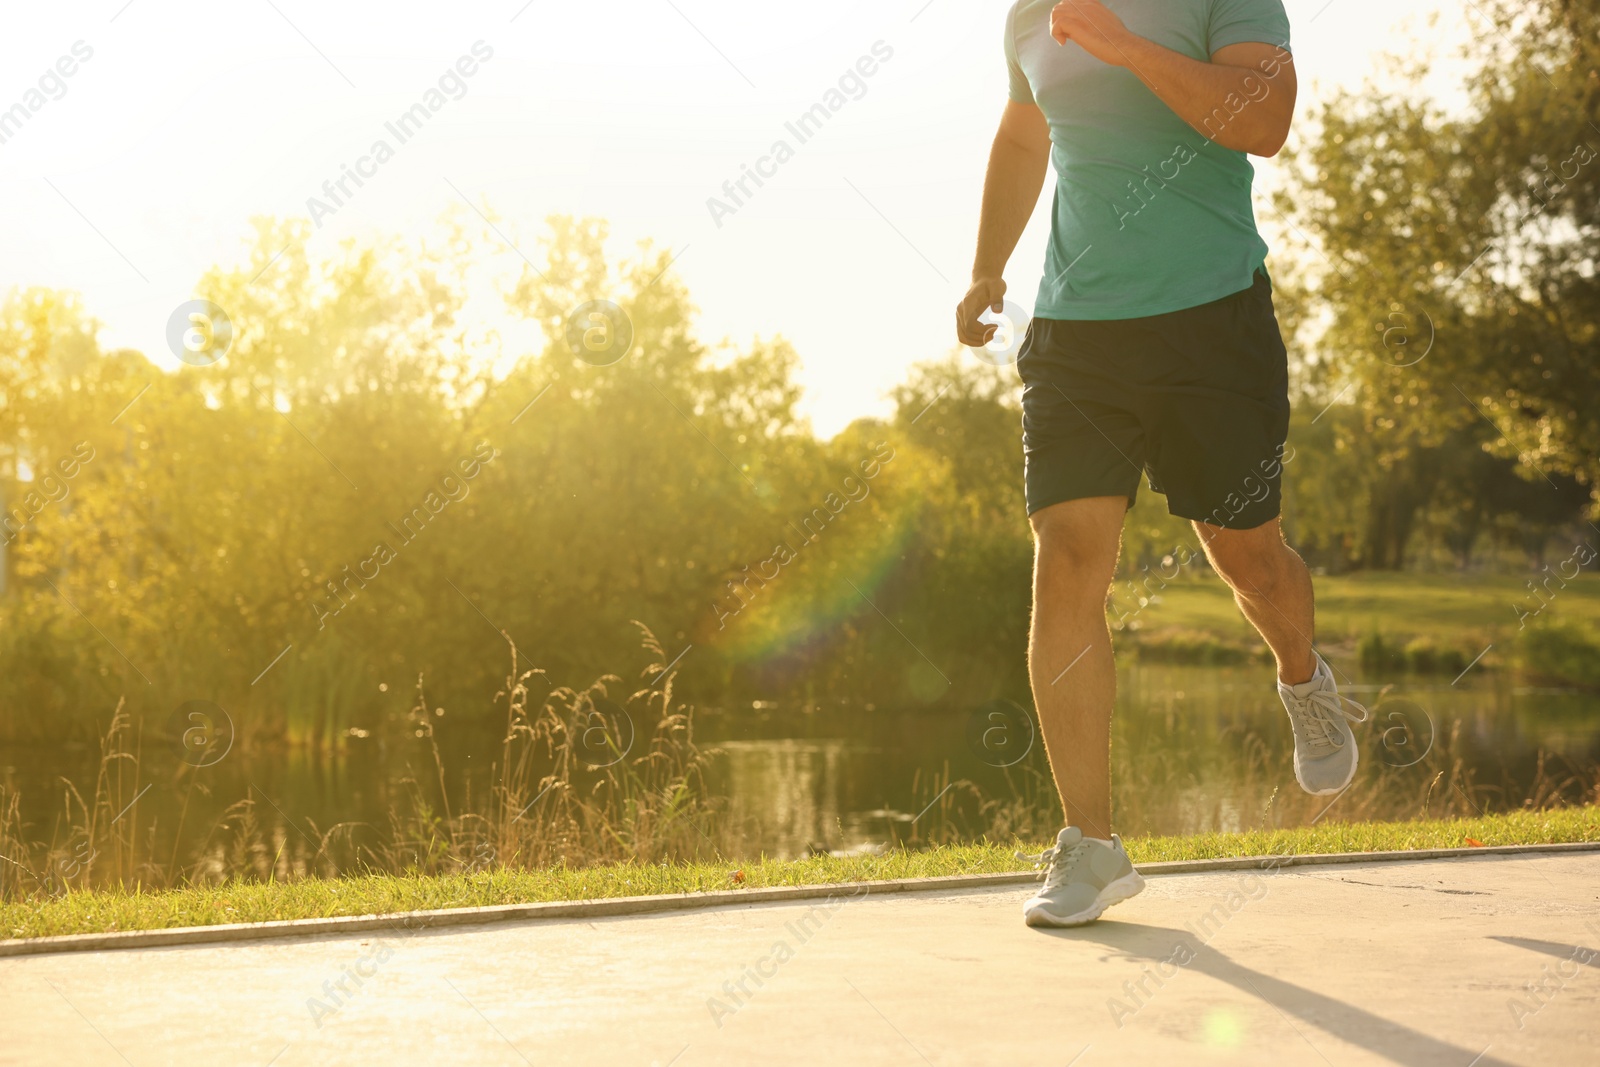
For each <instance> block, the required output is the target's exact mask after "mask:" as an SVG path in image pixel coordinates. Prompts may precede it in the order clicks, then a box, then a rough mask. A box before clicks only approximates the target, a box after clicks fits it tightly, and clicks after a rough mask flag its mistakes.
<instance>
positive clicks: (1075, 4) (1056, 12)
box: [1050, 0, 1134, 67]
mask: <svg viewBox="0 0 1600 1067" xmlns="http://www.w3.org/2000/svg"><path fill="white" fill-rule="evenodd" d="M1050 36H1051V37H1054V38H1055V39H1056V43H1057V44H1066V43H1067V42H1068V41H1073V42H1075V43H1077V44H1079V45H1081V46H1082V47H1083V50H1084V51H1085V52H1088V53H1089V54H1090V55H1091V56H1094V57H1095V58H1096V59H1098V60H1100V61H1101V62H1104V63H1110V64H1111V65H1112V66H1114V67H1126V66H1129V65H1130V63H1131V60H1129V59H1128V57H1127V56H1126V55H1125V54H1124V52H1123V47H1124V42H1126V41H1127V40H1128V39H1129V38H1130V37H1132V36H1134V35H1133V34H1132V33H1131V32H1130V31H1129V30H1128V27H1126V26H1124V25H1123V24H1122V20H1121V19H1119V18H1117V16H1115V15H1113V14H1112V13H1111V11H1110V10H1109V9H1108V8H1107V7H1106V6H1105V5H1104V4H1102V3H1101V2H1100V0H1063V2H1062V3H1059V4H1057V5H1056V6H1055V7H1054V8H1053V9H1052V10H1051V12H1050Z"/></svg>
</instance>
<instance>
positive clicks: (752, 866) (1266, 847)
mask: <svg viewBox="0 0 1600 1067" xmlns="http://www.w3.org/2000/svg"><path fill="white" fill-rule="evenodd" d="M1576 841H1600V807H1597V806H1589V807H1581V808H1562V809H1556V810H1551V811H1518V812H1511V813H1508V814H1503V815H1488V816H1484V817H1481V818H1475V819H1426V820H1416V821H1411V822H1392V823H1384V822H1370V823H1368V822H1362V823H1332V822H1330V823H1323V824H1322V825H1320V826H1307V827H1298V828H1294V829H1286V830H1250V831H1245V832H1243V833H1206V834H1193V835H1187V836H1181V837H1145V838H1132V839H1129V840H1128V841H1127V848H1128V853H1129V855H1130V856H1131V857H1132V859H1133V861H1134V862H1135V863H1156V862H1163V861H1169V860H1202V859H1231V858H1235V857H1247V856H1271V855H1325V854H1329V853H1338V852H1402V851H1412V850H1420V849H1431V848H1461V847H1463V846H1468V847H1470V846H1474V845H1485V846H1489V845H1532V844H1553V843H1563V842H1576ZM1015 851H1016V844H1015V843H1013V844H1010V845H999V844H990V843H984V844H963V845H941V846H937V847H934V848H930V849H926V850H923V851H917V852H908V851H894V852H889V853H886V854H884V855H882V856H870V855H861V856H848V857H834V856H813V857H809V858H806V859H798V860H769V859H760V860H753V861H749V862H746V863H743V864H736V863H732V862H726V863H703V862H702V863H687V864H661V865H656V866H646V865H639V864H612V865H608V866H603V867H585V868H559V867H558V868H547V869H543V870H510V869H502V870H495V871H479V872H475V873H469V874H450V875H437V876H431V875H370V876H365V877H356V878H341V879H316V878H307V879H302V880H298V881H293V882H240V881H236V882H228V883H225V884H223V885H214V886H193V887H189V888H185V889H173V890H163V891H158V892H141V891H138V890H85V891H79V892H72V893H68V894H65V895H63V896H58V897H50V898H43V899H36V900H26V901H14V902H7V903H0V940H4V939H13V938H27V937H46V936H57V935H62V934H88V933H109V932H114V931H119V930H163V929H172V928H176V927H184V926H214V925H217V924H220V923H249V922H269V921H274V920H286V919H314V918H327V917H330V916H338V915H372V914H380V915H381V914H390V913H395V912H406V911H427V910H435V909H443V908H466V907H482V906H486V905H494V904H527V903H538V902H543V901H568V900H598V899H602V898H606V897H632V896H646V895H651V894H658V893H694V892H705V891H708V890H717V889H737V888H741V887H747V888H753V887H758V886H801V885H833V884H841V883H848V882H861V881H873V880H879V879H892V878H924V877H935V876H948V875H959V874H994V873H1003V872H1007V871H1021V870H1027V869H1028V864H1026V863H1024V862H1022V861H1020V860H1018V859H1016V857H1015V856H1014V855H1013V852H1015ZM1028 851H1038V848H1037V847H1031V846H1029V847H1028Z"/></svg>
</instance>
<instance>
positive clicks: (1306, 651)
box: [1194, 519, 1317, 685]
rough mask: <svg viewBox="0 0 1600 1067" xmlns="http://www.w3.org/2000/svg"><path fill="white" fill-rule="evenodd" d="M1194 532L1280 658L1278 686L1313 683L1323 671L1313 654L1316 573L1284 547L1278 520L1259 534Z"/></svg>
mask: <svg viewBox="0 0 1600 1067" xmlns="http://www.w3.org/2000/svg"><path fill="white" fill-rule="evenodd" d="M1194 528H1195V532H1196V533H1198V534H1199V535H1200V543H1201V544H1203V545H1204V546H1205V550H1206V556H1207V557H1209V558H1210V560H1211V566H1212V567H1213V568H1215V569H1216V572H1217V573H1218V574H1220V575H1221V576H1222V580H1223V581H1225V582H1227V583H1228V585H1229V587H1230V588H1232V589H1233V599H1234V600H1235V601H1237V602H1238V604H1239V610H1240V611H1242V612H1244V617H1245V618H1246V619H1249V620H1250V624H1251V625H1252V626H1254V627H1255V628H1256V629H1257V630H1258V631H1259V632H1260V634H1261V636H1262V638H1264V639H1265V640H1266V642H1267V646H1268V647H1269V648H1271V649H1272V654H1273V656H1275V657H1276V658H1277V661H1278V680H1279V681H1280V682H1282V683H1283V684H1285V685H1298V684H1299V683H1301V682H1305V681H1309V680H1310V678H1311V676H1312V675H1313V674H1314V673H1316V669H1317V661H1316V658H1315V656H1314V654H1313V653H1312V651H1311V640H1312V636H1313V625H1314V608H1313V601H1312V592H1311V572H1310V571H1309V570H1307V569H1306V564H1305V561H1304V560H1302V559H1301V558H1300V554H1299V553H1298V552H1296V551H1295V550H1294V549H1292V548H1290V547H1289V546H1288V545H1287V544H1285V543H1284V540H1283V530H1282V528H1281V527H1280V526H1279V524H1278V520H1277V519H1273V520H1272V521H1271V522H1268V523H1264V524H1262V525H1260V526H1257V527H1256V528H1255V529H1253V530H1229V529H1225V528H1223V527H1221V526H1212V525H1211V524H1210V523H1205V522H1197V523H1195V524H1194Z"/></svg>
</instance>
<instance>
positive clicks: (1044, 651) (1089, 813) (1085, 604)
mask: <svg viewBox="0 0 1600 1067" xmlns="http://www.w3.org/2000/svg"><path fill="white" fill-rule="evenodd" d="M1127 506H1128V501H1127V498H1126V497H1121V496H1101V497H1089V498H1087V499H1083V500H1068V501H1066V502H1064V503H1060V504H1053V505H1051V506H1050V507H1046V508H1041V509H1039V510H1038V511H1036V512H1034V513H1033V515H1032V516H1031V519H1030V521H1031V522H1032V524H1033V532H1034V539H1035V556H1034V571H1033V625H1032V627H1031V630H1030V633H1029V637H1028V674H1029V677H1030V679H1031V680H1032V682H1033V702H1034V707H1035V708H1037V709H1038V712H1039V724H1040V731H1041V733H1042V734H1043V737H1044V749H1045V753H1046V754H1047V755H1048V756H1049V757H1050V770H1051V772H1052V773H1053V774H1054V775H1055V780H1056V790H1057V791H1058V792H1059V793H1060V794H1061V806H1062V807H1063V808H1064V809H1065V810H1066V813H1067V824H1068V825H1069V826H1076V827H1078V828H1079V829H1080V830H1082V831H1083V833H1084V835H1085V836H1087V837H1097V838H1101V839H1106V838H1109V837H1110V836H1111V710H1112V706H1113V704H1114V703H1115V701H1116V693H1117V674H1116V668H1115V666H1114V665H1113V663H1112V659H1111V634H1110V632H1109V630H1108V629H1107V627H1106V592H1107V590H1108V589H1110V587H1111V579H1112V575H1113V573H1114V572H1115V570H1116V566H1117V550H1118V547H1119V545H1120V543H1121V538H1122V518H1123V514H1124V513H1125V512H1126V510H1127Z"/></svg>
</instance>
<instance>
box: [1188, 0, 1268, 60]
mask: <svg viewBox="0 0 1600 1067" xmlns="http://www.w3.org/2000/svg"><path fill="white" fill-rule="evenodd" d="M1247 42H1257V43H1260V44H1273V45H1277V46H1278V47H1279V48H1282V49H1284V50H1286V51H1287V50H1288V48H1289V16H1288V15H1287V14H1286V13H1285V12H1284V10H1283V0H1211V16H1210V18H1209V20H1208V21H1207V24H1206V54H1207V55H1212V54H1214V53H1215V52H1216V51H1217V49H1219V48H1226V47H1228V45H1230V44H1245V43H1247Z"/></svg>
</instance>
